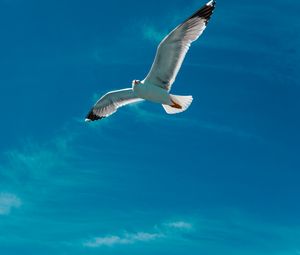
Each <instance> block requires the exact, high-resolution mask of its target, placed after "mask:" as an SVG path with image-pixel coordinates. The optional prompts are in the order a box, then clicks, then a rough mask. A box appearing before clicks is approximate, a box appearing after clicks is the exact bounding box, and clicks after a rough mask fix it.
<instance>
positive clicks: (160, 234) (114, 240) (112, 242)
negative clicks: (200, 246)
mask: <svg viewBox="0 0 300 255" xmlns="http://www.w3.org/2000/svg"><path fill="white" fill-rule="evenodd" d="M192 228H193V225H192V224H191V223H188V222H186V221H175V222H168V223H165V224H162V225H160V226H155V228H154V229H155V231H153V232H143V231H142V232H137V233H127V232H125V234H123V235H106V236H103V237H95V238H92V239H91V240H88V241H85V242H83V246H84V247H88V248H98V247H103V246H109V247H112V246H116V245H129V244H135V243H139V242H150V241H157V240H160V239H163V238H172V237H174V235H178V234H179V232H178V231H181V232H184V231H186V230H190V229H192Z"/></svg>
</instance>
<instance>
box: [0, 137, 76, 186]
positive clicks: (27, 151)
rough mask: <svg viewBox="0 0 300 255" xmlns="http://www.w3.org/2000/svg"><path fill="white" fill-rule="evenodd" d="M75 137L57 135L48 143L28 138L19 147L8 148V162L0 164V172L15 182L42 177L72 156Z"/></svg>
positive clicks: (6, 154)
mask: <svg viewBox="0 0 300 255" xmlns="http://www.w3.org/2000/svg"><path fill="white" fill-rule="evenodd" d="M72 139H73V137H72V138H71V137H68V136H66V137H55V138H54V139H52V140H51V141H50V142H48V143H46V144H41V143H37V142H34V141H33V140H31V139H27V140H26V142H24V143H23V144H22V146H20V148H17V149H11V150H7V151H6V152H5V153H4V155H5V158H6V163H5V164H3V165H2V166H0V172H1V174H2V175H3V176H5V177H6V178H8V180H9V181H12V182H14V183H18V184H19V183H20V182H23V184H24V182H26V180H27V181H29V180H32V179H40V178H43V177H45V176H47V174H48V173H49V172H50V171H51V169H54V168H55V167H62V166H64V165H65V164H66V162H67V160H66V159H67V158H68V157H69V156H71V154H72V153H71V146H70V142H71V140H72Z"/></svg>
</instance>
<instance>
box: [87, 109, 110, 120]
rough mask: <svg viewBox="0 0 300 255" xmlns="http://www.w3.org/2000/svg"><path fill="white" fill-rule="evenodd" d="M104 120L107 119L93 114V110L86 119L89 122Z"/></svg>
mask: <svg viewBox="0 0 300 255" xmlns="http://www.w3.org/2000/svg"><path fill="white" fill-rule="evenodd" d="M103 118H105V117H104V116H101V117H99V116H97V115H96V114H95V113H94V112H93V110H91V111H90V112H89V114H88V115H87V116H86V118H85V119H86V120H87V121H95V120H101V119H103Z"/></svg>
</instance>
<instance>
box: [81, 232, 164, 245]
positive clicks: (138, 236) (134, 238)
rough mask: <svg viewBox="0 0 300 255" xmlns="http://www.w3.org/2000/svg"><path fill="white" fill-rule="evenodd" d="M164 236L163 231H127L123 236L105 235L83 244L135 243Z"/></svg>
mask: <svg viewBox="0 0 300 255" xmlns="http://www.w3.org/2000/svg"><path fill="white" fill-rule="evenodd" d="M162 237H164V235H163V234H162V233H147V232H137V233H126V234H125V235H123V236H117V235H113V236H105V237H96V238H93V239H92V240H90V241H87V242H84V243H83V246H85V247H89V248H97V247H101V246H115V245H124V244H135V243H137V242H149V241H154V240H156V239H159V238H162Z"/></svg>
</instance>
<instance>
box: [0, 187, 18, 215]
mask: <svg viewBox="0 0 300 255" xmlns="http://www.w3.org/2000/svg"><path fill="white" fill-rule="evenodd" d="M21 205H22V202H21V199H20V198H19V197H17V196H16V195H15V194H11V193H5V192H2V193H0V215H8V214H10V212H11V210H12V209H13V208H19V207H20V206H21Z"/></svg>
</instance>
